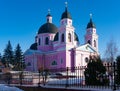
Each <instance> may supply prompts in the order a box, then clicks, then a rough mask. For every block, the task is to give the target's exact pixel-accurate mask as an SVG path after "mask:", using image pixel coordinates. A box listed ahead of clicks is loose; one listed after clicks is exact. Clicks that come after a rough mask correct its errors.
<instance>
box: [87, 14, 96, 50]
mask: <svg viewBox="0 0 120 91" xmlns="http://www.w3.org/2000/svg"><path fill="white" fill-rule="evenodd" d="M85 43H89V44H90V45H91V46H92V47H93V48H94V49H96V51H98V35H97V33H96V26H95V24H94V23H93V21H92V14H90V21H89V23H88V24H87V28H86V34H85Z"/></svg>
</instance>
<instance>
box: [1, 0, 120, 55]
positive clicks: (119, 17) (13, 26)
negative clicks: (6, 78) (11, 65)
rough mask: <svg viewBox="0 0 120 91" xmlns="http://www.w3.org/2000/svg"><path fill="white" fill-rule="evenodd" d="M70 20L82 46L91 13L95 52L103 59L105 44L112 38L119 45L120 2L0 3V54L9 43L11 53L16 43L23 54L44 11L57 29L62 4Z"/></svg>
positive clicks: (23, 0) (52, 0) (11, 0)
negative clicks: (66, 9)
mask: <svg viewBox="0 0 120 91" xmlns="http://www.w3.org/2000/svg"><path fill="white" fill-rule="evenodd" d="M66 1H67V2H68V10H69V12H70V13H71V16H72V19H73V26H74V27H75V31H76V33H77V34H78V36H79V40H80V44H83V43H84V35H85V32H86V26H87V23H88V22H89V19H90V16H89V14H90V13H92V15H93V16H92V18H93V22H94V23H95V25H96V28H97V34H98V35H99V51H100V54H101V55H102V56H103V54H104V51H105V49H106V44H107V42H108V41H109V40H110V39H111V37H113V38H114V40H115V42H116V44H117V46H118V47H119V45H120V0H0V53H3V50H4V49H5V47H6V44H7V43H8V40H10V41H11V44H12V46H13V49H14V48H15V46H16V45H17V44H18V43H19V44H20V46H21V48H22V50H23V52H24V51H25V50H27V49H28V48H29V47H30V45H31V44H32V43H34V37H35V35H36V33H37V32H38V29H39V28H40V26H41V25H42V24H44V23H46V15H47V13H48V9H50V10H51V15H52V17H53V23H54V24H55V25H56V26H57V27H59V26H60V18H61V15H62V13H63V12H64V10H65V4H64V3H65V2H66Z"/></svg>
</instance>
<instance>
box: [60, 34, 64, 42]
mask: <svg viewBox="0 0 120 91" xmlns="http://www.w3.org/2000/svg"><path fill="white" fill-rule="evenodd" d="M61 42H64V34H62V36H61Z"/></svg>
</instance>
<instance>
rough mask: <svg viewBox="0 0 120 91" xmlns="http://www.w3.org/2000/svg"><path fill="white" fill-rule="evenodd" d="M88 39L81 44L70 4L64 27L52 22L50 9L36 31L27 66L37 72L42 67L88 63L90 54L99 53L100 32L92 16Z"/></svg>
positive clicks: (86, 37) (56, 67)
mask: <svg viewBox="0 0 120 91" xmlns="http://www.w3.org/2000/svg"><path fill="white" fill-rule="evenodd" d="M84 39H85V43H84V44H80V41H79V38H78V35H77V34H76V33H75V28H74V25H73V24H72V17H71V15H70V13H69V12H68V7H67V6H66V7H65V11H64V12H63V13H62V15H61V20H60V27H56V26H55V25H54V24H53V23H52V16H51V14H50V12H48V14H47V16H46V23H45V24H43V25H41V26H40V28H39V30H38V32H37V34H36V37H35V43H33V44H32V45H31V46H30V48H29V49H27V50H26V52H25V53H24V56H25V64H26V69H25V70H26V71H34V72H35V71H38V69H40V68H44V69H59V68H66V67H78V66H86V65H87V63H88V60H89V56H91V55H99V53H98V35H97V33H96V27H95V24H94V23H93V21H92V17H90V21H89V22H88V24H87V27H86V34H85V36H84Z"/></svg>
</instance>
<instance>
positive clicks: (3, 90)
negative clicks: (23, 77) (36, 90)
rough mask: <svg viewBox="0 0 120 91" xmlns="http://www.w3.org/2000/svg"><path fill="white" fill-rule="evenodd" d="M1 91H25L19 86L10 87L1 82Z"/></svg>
mask: <svg viewBox="0 0 120 91" xmlns="http://www.w3.org/2000/svg"><path fill="white" fill-rule="evenodd" d="M0 91H23V90H21V89H19V88H17V87H10V86H7V85H4V84H0Z"/></svg>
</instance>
